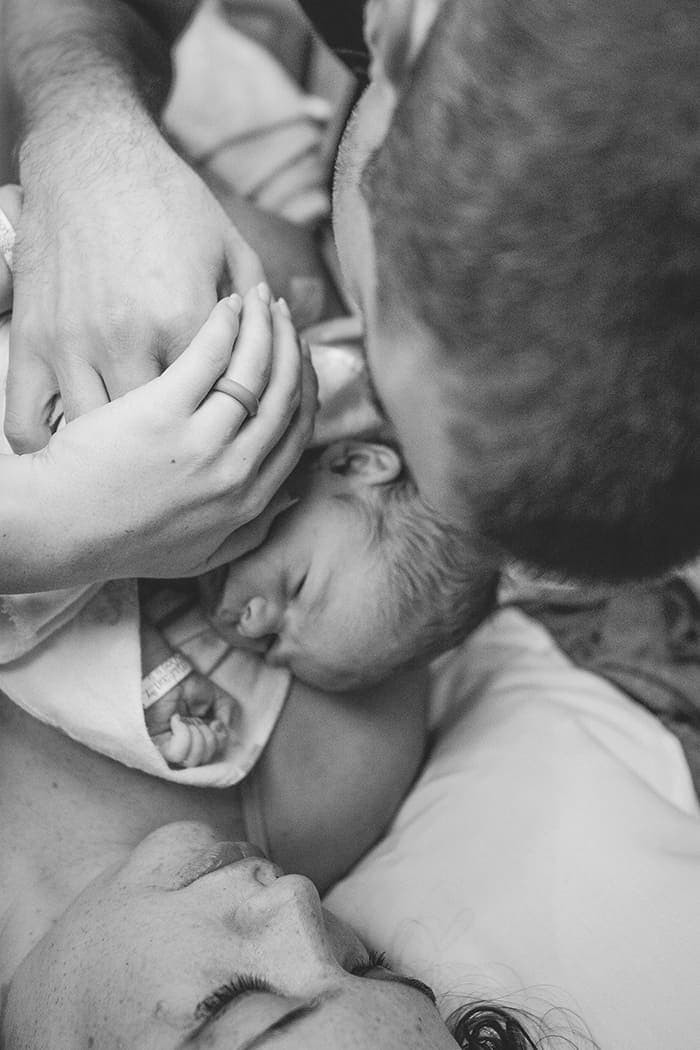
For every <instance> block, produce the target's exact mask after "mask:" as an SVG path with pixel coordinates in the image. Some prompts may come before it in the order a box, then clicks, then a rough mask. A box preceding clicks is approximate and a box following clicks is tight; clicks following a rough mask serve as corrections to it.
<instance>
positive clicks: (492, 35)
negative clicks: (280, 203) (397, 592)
mask: <svg viewBox="0 0 700 1050" xmlns="http://www.w3.org/2000/svg"><path fill="white" fill-rule="evenodd" d="M699 33H700V4H699V3H698V0H608V2H602V0H561V2H560V3H557V4H550V3H543V2H542V0H521V2H519V3H512V2H506V0H488V2H486V0H446V2H445V3H444V4H443V5H442V7H441V9H440V11H439V13H438V15H437V18H436V21H435V23H434V26H433V30H432V33H431V35H430V36H429V38H428V41H427V44H426V46H425V47H424V49H423V51H422V53H421V54H420V55H419V57H418V60H417V62H416V64H415V66H414V68H413V69H412V70H411V74H410V77H407V78H406V81H405V84H404V85H402V89H401V92H400V98H399V103H398V106H397V109H396V111H395V114H394V117H393V119H392V123H391V126H390V128H389V131H388V133H387V136H386V139H385V142H384V143H383V144H382V146H381V147H380V148H379V150H378V151H377V152H376V153H375V154H374V156H373V157H372V158H371V159H370V162H369V164H368V165H367V167H366V168H365V171H364V172H363V176H362V183H361V185H362V191H363V193H364V195H365V197H366V199H367V202H368V206H369V211H370V217H371V221H372V226H373V232H374V241H375V246H376V271H377V287H378V297H379V302H378V313H379V316H380V318H385V319H386V324H387V326H388V325H389V324H392V325H393V324H394V320H395V319H396V318H397V317H398V318H404V319H405V320H404V323H406V324H407V325H408V324H410V322H411V320H412V319H413V320H414V323H416V322H417V323H419V324H420V326H421V327H422V328H423V329H425V331H426V332H427V333H428V336H429V338H430V340H431V342H432V343H434V345H435V354H436V361H435V369H436V370H441V373H442V374H443V375H444V376H445V377H446V378H445V381H444V383H443V390H444V397H445V413H446V418H449V420H450V425H451V430H450V432H451V436H452V446H453V447H452V449H451V450H450V451H449V455H450V459H449V462H448V463H447V464H446V469H448V471H449V473H450V475H451V477H452V481H453V484H454V487H455V491H457V492H459V493H461V495H462V498H463V501H464V506H465V511H467V510H468V511H469V513H470V515H471V516H472V519H471V520H473V521H474V523H475V525H476V527H477V528H478V530H479V532H480V533H481V534H483V535H484V536H485V537H487V538H488V539H490V540H491V541H493V542H495V543H497V544H500V545H501V546H502V548H503V549H504V550H506V551H508V552H510V553H511V554H513V555H514V556H515V557H517V558H519V559H521V560H523V561H526V562H530V563H534V564H537V565H541V566H542V567H544V568H548V569H552V570H560V571H562V572H564V573H570V574H574V575H577V576H579V577H582V578H607V579H610V580H616V579H624V578H628V577H630V576H632V577H634V576H639V575H654V574H657V573H659V572H661V571H664V570H665V569H667V568H668V567H669V566H671V565H673V564H680V563H681V562H683V561H684V560H687V559H689V558H690V557H692V556H693V555H695V554H696V553H697V551H698V548H699V546H700V495H699V493H700V389H699V384H700V367H698V357H697V354H698V331H699V329H700V323H699V322H700V295H698V288H700V192H699V191H698V173H699V170H700V159H699V143H700V137H699V135H698V129H699V127H700V83H699V78H698V61H697V41H698V35H699ZM387 330H388V329H387ZM438 358H439V360H438Z"/></svg>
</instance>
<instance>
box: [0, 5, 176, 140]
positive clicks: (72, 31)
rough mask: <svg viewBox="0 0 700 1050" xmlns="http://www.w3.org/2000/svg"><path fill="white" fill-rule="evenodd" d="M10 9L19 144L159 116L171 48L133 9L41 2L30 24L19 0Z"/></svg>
mask: <svg viewBox="0 0 700 1050" xmlns="http://www.w3.org/2000/svg"><path fill="white" fill-rule="evenodd" d="M5 4H6V6H7V7H8V11H6V14H5V21H6V36H7V39H6V40H5V41H4V43H5V55H4V58H5V63H6V73H7V79H8V85H9V87H10V90H11V91H12V93H13V95H14V101H15V107H16V113H17V118H18V125H19V128H20V134H21V136H22V137H24V136H25V135H27V134H28V133H29V132H31V131H33V130H34V129H37V128H41V127H42V126H44V127H45V126H51V125H56V126H60V127H61V128H62V129H63V130H64V131H66V130H68V128H69V127H70V125H71V124H72V122H73V120H78V121H79V120H80V119H81V118H83V119H84V118H85V117H88V118H89V119H90V120H91V121H94V120H95V118H96V116H98V115H99V117H100V119H109V115H110V114H111V113H113V112H114V111H124V112H129V111H131V112H132V113H133V111H134V110H137V109H139V108H142V109H143V110H144V111H146V112H148V113H150V114H151V115H155V114H159V113H160V111H161V109H162V107H163V105H164V103H165V100H166V98H167V93H168V90H169V87H170V82H171V78H172V66H171V60H170V48H169V45H168V43H167V42H166V40H165V39H164V38H163V37H162V36H160V35H159V34H158V33H157V32H156V30H155V29H154V28H153V27H152V25H151V24H150V23H149V22H147V21H146V20H145V19H144V18H142V17H140V16H139V15H138V14H137V13H136V12H135V11H134V10H133V9H132V8H131V7H130V5H128V4H116V3H112V4H110V3H107V2H106V3H105V4H104V5H103V7H102V8H101V9H100V8H95V7H94V6H93V5H88V4H87V3H86V4H81V3H77V4H65V5H62V4H61V3H60V2H58V0H55V2H48V0H40V2H39V3H37V5H36V18H35V19H34V20H32V18H31V16H27V14H26V12H24V11H23V9H22V8H21V7H20V6H19V3H18V0H15V3H12V2H9V3H8V0H5ZM18 10H19V11H21V12H22V13H17V11H18Z"/></svg>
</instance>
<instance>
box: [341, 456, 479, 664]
mask: <svg viewBox="0 0 700 1050" xmlns="http://www.w3.org/2000/svg"><path fill="white" fill-rule="evenodd" d="M336 498H338V499H341V500H343V501H352V502H353V503H356V504H357V505H358V506H360V507H361V508H362V510H363V512H364V516H365V518H366V521H367V522H368V527H369V530H370V544H371V546H373V548H374V550H375V552H377V553H378V554H379V557H380V562H381V565H382V574H383V576H384V577H385V578H386V580H387V581H388V587H387V592H386V594H385V605H384V610H385V612H384V621H385V625H386V629H387V632H388V633H390V634H391V635H392V636H393V643H394V644H393V645H392V646H387V661H390V663H389V662H387V665H386V666H384V667H383V668H382V669H381V670H382V673H383V674H384V675H386V674H388V673H389V672H390V671H392V670H394V669H395V668H396V667H399V666H401V667H410V666H420V665H422V664H426V663H427V662H428V661H429V660H431V659H433V658H434V657H436V656H438V655H439V654H440V653H443V652H445V651H446V650H447V649H450V648H452V647H453V646H455V645H457V644H458V643H459V642H461V641H463V640H464V638H466V636H467V635H468V634H470V633H471V632H472V631H474V630H476V628H477V627H478V626H479V625H480V624H481V623H483V621H484V620H485V619H486V618H487V617H488V616H489V615H490V614H491V613H492V612H493V610H494V608H495V605H496V592H497V587H498V579H499V571H498V566H497V563H496V561H495V559H494V555H493V553H492V552H491V551H487V549H486V547H485V546H484V544H483V543H476V542H475V541H474V540H473V538H472V537H471V535H470V534H469V533H468V532H467V531H466V530H465V529H463V528H458V527H457V526H455V525H453V524H451V523H449V522H447V521H445V520H443V519H442V518H441V517H440V516H439V515H438V514H437V513H436V512H435V511H433V510H432V509H431V508H430V507H429V506H427V504H426V503H425V502H424V501H423V500H422V499H421V498H420V496H419V494H418V492H417V490H416V486H415V483H414V482H413V480H412V479H411V478H410V476H408V474H407V473H403V474H402V475H401V477H399V478H398V479H397V480H395V481H392V482H388V483H387V484H386V485H382V486H377V487H375V488H371V489H367V490H366V491H365V492H364V493H363V495H362V496H358V495H357V494H355V493H343V494H342V495H339V496H337V497H336Z"/></svg>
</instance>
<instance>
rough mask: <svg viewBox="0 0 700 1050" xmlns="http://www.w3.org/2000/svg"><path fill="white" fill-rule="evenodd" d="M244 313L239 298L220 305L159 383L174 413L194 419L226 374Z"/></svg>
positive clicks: (233, 298)
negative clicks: (190, 416) (203, 402)
mask: <svg viewBox="0 0 700 1050" xmlns="http://www.w3.org/2000/svg"><path fill="white" fill-rule="evenodd" d="M240 313H241V297H240V296H239V295H231V296H229V297H228V298H227V299H222V300H221V301H220V302H218V303H217V304H216V306H215V307H214V309H213V310H212V312H211V313H210V315H209V317H208V318H207V320H206V321H205V322H204V324H203V325H202V327H201V328H200V330H199V331H198V332H197V334H196V336H195V337H194V339H193V340H192V342H191V343H190V345H189V346H188V347H186V348H185V350H183V352H182V353H181V354H180V356H179V357H178V358H177V360H175V361H173V363H172V364H171V365H170V366H169V367H168V368H166V370H165V371H164V372H163V374H162V376H160V377H159V378H158V379H157V380H155V384H157V386H156V389H157V390H158V391H159V393H160V394H161V396H163V397H165V398H166V400H167V402H168V405H169V408H170V409H171V410H172V411H173V412H175V413H181V414H184V415H191V414H192V413H193V412H194V411H195V410H196V409H197V408H198V407H199V405H200V404H201V403H202V401H204V399H205V398H206V397H207V396H208V395H209V393H210V391H211V388H212V387H213V386H214V383H216V381H217V379H219V378H220V377H221V376H222V375H223V374H224V372H225V371H226V368H227V366H228V364H229V362H230V360H231V353H232V351H233V344H234V342H235V340H236V336H237V335H238V332H239V328H240Z"/></svg>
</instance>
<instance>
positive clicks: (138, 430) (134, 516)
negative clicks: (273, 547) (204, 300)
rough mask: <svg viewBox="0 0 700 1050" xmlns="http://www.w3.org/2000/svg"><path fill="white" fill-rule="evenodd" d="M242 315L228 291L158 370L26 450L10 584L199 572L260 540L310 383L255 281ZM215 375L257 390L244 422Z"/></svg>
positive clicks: (290, 460)
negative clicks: (24, 504)
mask: <svg viewBox="0 0 700 1050" xmlns="http://www.w3.org/2000/svg"><path fill="white" fill-rule="evenodd" d="M240 310H241V301H240V297H238V296H233V297H231V299H228V300H223V301H222V302H220V303H219V304H218V305H217V306H216V307H215V308H214V310H213V311H212V313H211V316H210V317H209V319H208V320H207V321H206V323H205V324H204V326H203V327H202V329H201V330H200V331H199V333H198V334H197V335H196V336H195V338H194V339H193V340H192V342H191V344H190V346H189V347H188V348H187V349H186V350H185V352H184V353H183V354H182V355H181V356H180V357H179V358H178V359H177V360H176V361H175V362H174V363H173V364H172V365H170V367H169V368H168V369H167V370H166V371H165V372H164V373H163V374H162V375H161V376H159V377H158V378H157V379H154V380H152V381H151V382H149V383H147V384H146V385H145V386H143V387H140V388H139V389H137V390H134V391H131V392H130V393H128V394H125V395H124V396H123V397H120V398H118V399H117V400H116V401H113V402H112V403H110V404H108V405H105V406H103V407H102V408H99V409H96V410H95V411H93V412H88V413H87V414H86V415H84V416H81V417H80V418H79V419H77V420H74V421H73V422H71V423H69V424H68V425H67V426H66V427H65V428H64V429H62V430H60V431H59V432H58V433H57V434H55V435H54V436H53V437H52V438H51V440H50V442H49V444H48V446H47V447H46V448H45V449H43V450H42V451H41V452H39V453H35V454H34V455H33V456H31V457H26V459H27V460H29V467H30V468H31V469H30V474H31V488H30V498H31V504H32V506H33V507H34V513H33V514H32V516H31V521H30V522H29V523H28V528H27V530H26V537H25V538H24V546H25V550H24V551H21V550H20V551H19V553H18V555H17V556H16V557H15V558H14V564H16V565H18V566H19V568H18V569H17V573H18V574H19V575H20V577H21V578H20V579H19V580H18V581H17V582H18V583H19V586H17V587H16V588H15V589H16V590H20V591H21V590H36V589H40V588H46V587H47V586H48V587H63V586H67V585H71V584H77V583H85V582H92V581H96V580H103V579H110V578H119V577H127V576H134V577H136V576H155V577H175V576H185V575H194V574H199V573H202V572H205V571H206V570H208V569H210V568H212V567H214V566H216V565H220V564H222V563H223V562H225V561H228V560H230V559H231V558H233V557H236V556H238V555H240V554H241V553H242V552H243V551H245V550H248V549H250V548H252V547H253V546H256V545H257V544H258V543H260V542H261V541H262V539H264V536H265V535H266V533H267V530H268V529H269V526H270V524H271V522H272V521H273V519H274V517H275V515H276V514H277V513H279V511H280V509H283V507H284V506H285V505H286V502H288V501H286V500H285V497H284V496H282V495H280V494H279V490H280V487H281V486H282V484H283V482H284V481H285V479H286V477H287V475H288V474H289V473H290V471H291V470H292V468H293V467H294V465H295V464H296V462H297V460H298V459H299V456H300V455H301V453H302V452H303V450H304V448H305V447H306V445H307V443H308V440H309V438H310V436H311V432H312V429H313V419H314V413H315V408H316V380H315V376H314V372H313V368H312V366H311V363H310V361H309V359H308V356H307V355H306V354H304V353H303V352H302V350H301V349H300V346H299V342H298V340H297V338H296V333H295V331H294V328H293V326H292V323H291V321H290V319H289V311H288V310H287V308H286V304H284V303H283V302H282V301H280V302H278V303H273V304H272V305H270V304H269V291H268V290H267V287H266V286H264V285H262V286H259V287H258V288H257V289H253V290H252V291H251V292H249V293H248V294H247V295H246V297H245V300H244V302H243V307H242V316H241V314H240ZM239 321H240V323H239ZM239 328H240V330H239ZM234 342H235V349H234V351H233V354H232V353H231V348H232V346H233V344H234ZM224 374H225V375H226V376H227V377H228V378H230V379H234V380H236V381H237V382H239V383H242V384H243V385H244V386H246V387H248V389H249V390H251V391H252V392H253V393H255V394H256V396H258V397H259V398H260V409H259V412H258V414H257V416H255V418H252V419H249V418H248V415H247V412H246V410H245V409H244V408H243V406H242V405H240V404H239V403H238V402H237V401H236V400H234V399H233V398H232V397H230V396H229V395H228V394H224V393H221V392H219V391H212V387H213V385H214V383H215V382H216V381H217V380H218V379H219V378H220V377H221V376H222V375H224ZM23 459H24V457H23ZM242 527H243V528H242ZM237 530H241V531H240V532H239V531H237ZM47 581H50V582H47ZM5 589H6V590H12V588H11V587H6V588H5Z"/></svg>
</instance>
